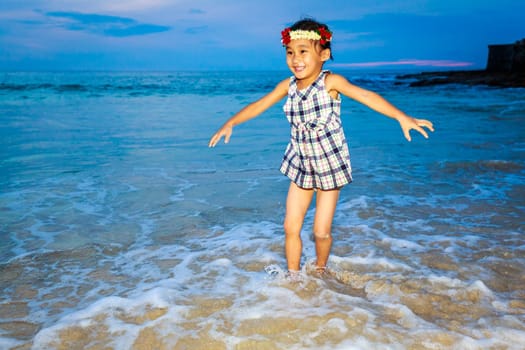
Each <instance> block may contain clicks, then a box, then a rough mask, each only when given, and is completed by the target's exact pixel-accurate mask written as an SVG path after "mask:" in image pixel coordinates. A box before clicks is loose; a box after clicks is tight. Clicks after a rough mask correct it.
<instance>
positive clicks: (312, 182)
mask: <svg viewBox="0 0 525 350" xmlns="http://www.w3.org/2000/svg"><path fill="white" fill-rule="evenodd" d="M328 73H329V72H328V71H322V72H321V74H320V75H319V77H318V78H317V79H316V80H315V82H314V83H312V85H310V86H309V87H308V88H306V89H304V90H298V89H297V82H296V79H295V77H292V78H291V80H290V87H289V89H288V99H287V101H286V103H285V104H284V107H283V110H284V112H285V114H286V117H287V119H288V121H289V122H290V127H291V138H290V143H289V144H288V146H287V147H286V151H285V153H284V157H283V161H282V164H281V169H280V170H281V172H282V173H283V174H284V175H286V176H287V177H289V178H290V180H292V181H293V182H294V183H296V184H297V186H299V187H302V188H306V189H312V188H318V189H321V190H333V189H336V188H339V187H342V186H344V185H346V184H348V183H350V182H352V168H351V165H350V153H349V151H348V145H347V143H346V139H345V135H344V132H343V127H342V125H341V118H340V111H341V101H340V100H335V99H333V98H332V97H331V96H330V95H329V94H328V91H326V89H325V86H324V78H325V76H326V74H328Z"/></svg>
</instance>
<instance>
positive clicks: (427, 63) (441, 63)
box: [332, 59, 474, 68]
mask: <svg viewBox="0 0 525 350" xmlns="http://www.w3.org/2000/svg"><path fill="white" fill-rule="evenodd" d="M332 65H333V66H336V67H342V68H373V67H384V66H416V67H451V68H452V67H469V66H472V65H474V63H472V62H462V61H450V60H418V59H406V60H397V61H379V62H360V63H334V64H332Z"/></svg>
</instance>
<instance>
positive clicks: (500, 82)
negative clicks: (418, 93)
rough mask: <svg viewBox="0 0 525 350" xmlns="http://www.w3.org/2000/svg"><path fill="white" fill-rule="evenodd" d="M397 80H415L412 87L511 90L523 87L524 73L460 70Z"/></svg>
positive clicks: (406, 75)
mask: <svg viewBox="0 0 525 350" xmlns="http://www.w3.org/2000/svg"><path fill="white" fill-rule="evenodd" d="M397 78H398V79H416V81H414V82H412V83H410V84H409V85H410V86H412V87H423V86H435V85H445V84H466V85H488V86H495V87H504V88H513V87H525V72H509V73H507V72H490V71H486V70H461V71H439V72H421V73H415V74H403V75H398V76H397Z"/></svg>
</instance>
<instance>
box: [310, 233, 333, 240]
mask: <svg viewBox="0 0 525 350" xmlns="http://www.w3.org/2000/svg"><path fill="white" fill-rule="evenodd" d="M314 239H315V240H316V241H317V240H323V241H326V240H331V239H332V234H331V233H320V232H314Z"/></svg>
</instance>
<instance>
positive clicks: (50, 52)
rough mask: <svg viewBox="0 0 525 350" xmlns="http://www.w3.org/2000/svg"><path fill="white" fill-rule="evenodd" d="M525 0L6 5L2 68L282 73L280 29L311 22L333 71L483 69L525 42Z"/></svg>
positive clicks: (9, 1) (0, 12) (10, 0)
mask: <svg viewBox="0 0 525 350" xmlns="http://www.w3.org/2000/svg"><path fill="white" fill-rule="evenodd" d="M523 13H525V1H521V0H512V1H509V0H499V1H485V0H477V1H476V0H466V1H461V0H428V1H420V0H376V1H366V0H346V1H345V0H327V1H319V0H317V1H310V0H302V1H282V0H264V1H259V0H257V1H256V0H245V1H242V0H191V1H188V0H127V1H120V0H115V1H110V0H53V1H51V0H2V1H1V2H0V70H227V69H242V70H253V69H255V70H267V69H271V70H279V69H286V65H285V59H284V50H283V48H282V46H281V44H280V31H281V30H282V29H283V28H284V27H285V26H286V25H289V24H291V23H292V22H294V21H295V20H297V19H300V18H302V17H314V18H316V19H317V20H319V21H322V22H325V23H327V24H328V25H329V26H330V28H331V29H332V31H333V32H334V39H333V54H334V58H335V60H334V61H333V62H331V63H330V67H341V68H343V67H344V68H354V69H370V68H374V69H375V68H389V69H392V68H413V69H416V70H421V71H423V70H437V69H449V68H453V69H456V68H459V69H480V68H481V69H482V68H484V67H485V64H486V59H487V46H488V45H489V44H504V43H513V42H515V41H517V40H520V39H522V38H525V25H523Z"/></svg>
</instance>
